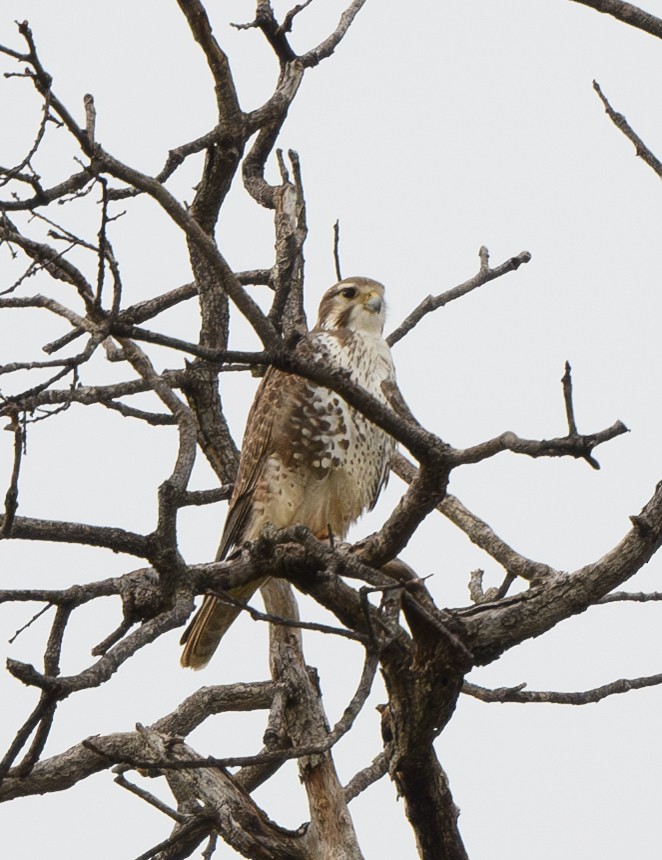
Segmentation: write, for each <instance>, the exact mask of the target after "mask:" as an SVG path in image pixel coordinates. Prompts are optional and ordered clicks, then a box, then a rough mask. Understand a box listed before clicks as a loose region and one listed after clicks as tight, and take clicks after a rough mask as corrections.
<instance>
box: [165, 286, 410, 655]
mask: <svg viewBox="0 0 662 860" xmlns="http://www.w3.org/2000/svg"><path fill="white" fill-rule="evenodd" d="M384 317H385V305H384V287H383V286H382V285H381V284H379V283H377V281H373V280H370V278H362V277H355V278H346V279H345V280H343V281H340V283H338V284H336V285H335V286H333V287H331V289H329V290H327V292H326V293H325V294H324V296H323V298H322V301H321V303H320V307H319V316H318V320H317V325H316V326H315V328H314V329H313V330H312V331H311V332H310V333H309V334H308V335H306V336H305V337H304V338H303V339H302V341H301V342H300V343H299V344H298V345H297V349H298V350H302V351H304V352H310V351H311V350H312V351H313V352H314V353H315V354H316V355H317V356H319V357H321V358H323V359H325V360H326V361H328V362H329V363H330V364H331V365H333V366H336V367H340V368H343V369H347V370H348V371H349V372H350V376H351V379H352V380H353V381H354V382H356V383H358V384H359V385H361V386H362V387H363V388H365V389H366V391H368V392H370V393H371V394H372V395H374V396H375V397H377V398H378V399H380V400H382V401H383V402H385V400H386V397H385V394H384V392H383V390H382V383H384V382H391V383H392V382H394V380H395V371H394V368H393V361H392V359H391V353H390V350H389V348H388V346H387V344H386V342H385V341H384V339H383V337H382V332H383V329H384ZM392 450H393V440H392V439H391V438H390V437H389V436H388V435H387V434H385V433H384V432H383V431H382V430H380V429H379V428H378V427H376V426H375V425H374V424H372V423H371V422H370V421H368V419H367V418H364V416H363V415H361V414H360V413H359V412H357V411H356V410H354V409H352V408H351V407H350V406H349V405H348V404H347V403H346V402H345V401H344V400H343V399H342V397H340V396H339V395H337V394H334V393H333V392H332V391H329V390H328V389H327V388H324V387H323V386H320V385H317V383H314V382H310V381H309V380H306V379H303V378H301V377H299V376H294V375H292V374H288V373H284V372H283V371H280V370H275V369H274V368H269V369H268V370H267V372H266V373H265V375H264V378H263V380H262V383H261V384H260V387H259V388H258V391H257V393H256V395H255V400H254V401H253V405H252V407H251V410H250V412H249V415H248V421H247V424H246V432H245V435H244V443H243V448H242V451H241V459H240V462H239V472H238V475H237V482H236V484H235V487H234V491H233V493H232V498H231V499H230V506H229V511H228V516H227V519H226V521H225V528H224V530H223V537H222V538H221V544H220V547H219V550H218V556H217V557H218V558H219V559H223V558H225V557H226V556H227V555H228V553H230V552H231V551H232V550H233V549H234V548H235V547H237V546H239V545H240V544H242V543H243V542H245V541H249V540H254V539H255V538H257V537H258V535H259V533H260V531H261V529H262V528H263V527H264V526H265V525H266V524H267V523H271V524H272V525H274V526H276V527H277V528H285V527H287V526H290V525H294V524H301V525H305V526H307V527H308V528H309V529H310V530H311V531H312V532H313V534H315V535H316V536H317V537H318V538H320V539H322V538H325V537H327V536H328V534H329V531H330V532H331V533H332V534H333V535H334V536H335V537H337V538H339V539H341V540H342V539H343V538H344V537H345V536H346V534H347V531H348V529H349V527H350V525H352V523H354V522H355V521H356V520H357V519H358V518H359V516H360V515H361V514H362V513H363V512H364V511H365V510H366V509H368V508H372V507H373V506H374V504H375V502H376V501H377V497H378V496H379V493H380V491H381V489H382V488H383V486H384V484H385V482H386V479H387V476H388V465H389V459H390V456H391V452H392ZM260 585H261V583H260V582H251V583H249V584H247V585H245V586H242V587H241V588H237V589H233V590H232V591H231V592H230V594H231V595H232V596H233V597H234V598H236V599H238V600H240V601H246V600H248V599H250V597H251V596H252V595H253V593H254V592H255V591H256V590H257V588H259V586H260ZM239 611H240V610H239V609H237V608H236V607H234V606H230V605H228V604H223V603H221V602H220V601H219V600H218V599H217V598H216V597H214V596H211V595H209V596H207V597H205V599H204V602H203V604H202V606H201V607H200V609H199V610H198V612H197V614H196V615H195V617H194V618H193V621H192V622H191V624H190V625H189V627H188V628H187V630H186V632H185V633H184V635H183V637H182V643H183V644H184V645H185V647H184V651H183V653H182V660H181V662H182V665H183V666H190V667H192V668H194V669H200V668H202V667H203V666H205V665H206V664H207V663H208V662H209V660H210V659H211V656H212V654H213V653H214V651H215V650H216V648H217V647H218V644H219V642H220V641H221V638H222V637H223V635H224V634H225V632H226V631H227V630H228V628H229V627H230V625H231V624H232V622H233V621H234V620H235V618H236V617H237V615H238V613H239Z"/></svg>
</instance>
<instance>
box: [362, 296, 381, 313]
mask: <svg viewBox="0 0 662 860" xmlns="http://www.w3.org/2000/svg"><path fill="white" fill-rule="evenodd" d="M365 306H366V307H367V308H368V310H369V311H372V312H373V313H376V314H378V313H379V312H380V311H381V309H382V297H381V296H380V295H379V293H377V292H374V291H373V292H372V293H369V294H368V298H367V299H366V300H365Z"/></svg>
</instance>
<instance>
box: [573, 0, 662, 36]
mask: <svg viewBox="0 0 662 860" xmlns="http://www.w3.org/2000/svg"><path fill="white" fill-rule="evenodd" d="M572 2H573V3H581V4H582V6H589V7H590V8H591V9H595V10H596V11H598V12H603V13H605V14H607V15H611V16H612V17H613V18H616V20H617V21H622V22H623V23H624V24H629V25H630V26H631V27H636V28H637V29H638V30H643V31H644V32H645V33H650V34H651V36H657V38H658V39H662V18H656V17H655V15H651V14H650V12H644V10H643V9H640V8H639V7H638V6H633V5H632V3H624V2H622V0H572Z"/></svg>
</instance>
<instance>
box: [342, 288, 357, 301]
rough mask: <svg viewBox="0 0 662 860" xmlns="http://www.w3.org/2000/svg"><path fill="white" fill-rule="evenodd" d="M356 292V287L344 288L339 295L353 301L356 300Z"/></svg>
mask: <svg viewBox="0 0 662 860" xmlns="http://www.w3.org/2000/svg"><path fill="white" fill-rule="evenodd" d="M357 292H358V291H357V289H356V287H345V289H344V290H341V291H340V295H341V296H344V297H345V298H346V299H353V298H356V293H357Z"/></svg>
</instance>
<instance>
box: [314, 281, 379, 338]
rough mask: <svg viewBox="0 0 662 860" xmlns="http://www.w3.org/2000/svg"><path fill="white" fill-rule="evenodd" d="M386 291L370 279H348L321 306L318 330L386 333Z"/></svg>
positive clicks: (326, 295)
mask: <svg viewBox="0 0 662 860" xmlns="http://www.w3.org/2000/svg"><path fill="white" fill-rule="evenodd" d="M385 319H386V304H385V302H384V287H383V285H382V284H380V283H379V282H378V281H373V280H371V279H370V278H360V277H356V278H345V280H344V281H340V283H338V284H335V286H333V287H331V288H330V289H328V290H327V291H326V292H325V293H324V296H323V297H322V301H321V302H320V308H319V315H318V318H317V325H316V328H317V329H323V330H325V331H331V330H333V329H343V328H347V329H350V330H351V331H359V332H364V333H366V334H375V335H380V334H381V333H382V332H383V330H384V320H385Z"/></svg>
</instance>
